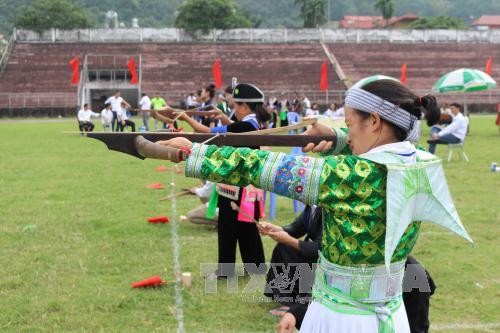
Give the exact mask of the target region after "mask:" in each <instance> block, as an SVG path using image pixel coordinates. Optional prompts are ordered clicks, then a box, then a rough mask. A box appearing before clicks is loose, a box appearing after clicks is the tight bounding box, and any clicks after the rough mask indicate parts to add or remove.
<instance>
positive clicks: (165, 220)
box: [148, 216, 170, 224]
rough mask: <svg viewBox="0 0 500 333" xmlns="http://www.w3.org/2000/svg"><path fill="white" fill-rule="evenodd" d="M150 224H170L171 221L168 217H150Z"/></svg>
mask: <svg viewBox="0 0 500 333" xmlns="http://www.w3.org/2000/svg"><path fill="white" fill-rule="evenodd" d="M148 222H149V223H153V224H156V223H168V222H170V220H169V219H168V217H166V216H152V217H148Z"/></svg>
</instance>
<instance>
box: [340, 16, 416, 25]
mask: <svg viewBox="0 0 500 333" xmlns="http://www.w3.org/2000/svg"><path fill="white" fill-rule="evenodd" d="M418 19H419V17H418V16H417V15H415V14H412V13H406V14H404V15H402V16H395V17H392V18H391V19H390V20H389V22H388V25H394V24H396V23H400V22H402V21H415V20H418ZM385 25H386V24H385V20H384V18H383V17H382V16H368V15H362V16H355V15H344V17H343V18H342V20H340V26H341V27H342V28H344V29H375V28H380V27H384V26H385Z"/></svg>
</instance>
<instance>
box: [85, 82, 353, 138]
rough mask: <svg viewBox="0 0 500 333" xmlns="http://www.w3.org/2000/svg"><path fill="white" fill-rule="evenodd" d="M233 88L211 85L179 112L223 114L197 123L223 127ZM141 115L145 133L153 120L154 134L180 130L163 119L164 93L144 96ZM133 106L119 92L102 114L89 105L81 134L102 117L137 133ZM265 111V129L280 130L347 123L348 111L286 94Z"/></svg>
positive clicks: (111, 126) (106, 125) (110, 127)
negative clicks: (307, 120)
mask: <svg viewBox="0 0 500 333" xmlns="http://www.w3.org/2000/svg"><path fill="white" fill-rule="evenodd" d="M232 92H233V91H232V87H227V88H226V89H225V90H224V91H221V92H217V91H216V88H215V85H213V84H209V85H207V86H205V87H203V88H202V89H200V90H198V91H197V92H196V93H190V94H188V95H187V96H186V98H185V99H182V101H179V103H178V104H179V109H181V110H192V109H196V110H207V111H209V110H219V111H220V112H221V116H219V117H217V116H215V117H214V116H210V117H208V116H207V117H202V116H197V117H195V118H194V119H195V120H196V121H197V122H200V123H201V124H202V125H204V126H208V127H215V126H217V125H221V124H222V123H221V121H220V120H221V117H222V116H226V117H228V118H229V119H231V118H233V119H234V112H233V110H232V109H231V108H230V107H229V106H228V104H229V102H228V99H230V98H231V95H232ZM137 104H138V105H137V111H138V112H139V116H140V118H141V120H142V126H141V127H140V129H141V131H149V130H150V129H152V128H151V126H150V120H151V118H153V121H154V127H153V128H154V130H158V129H168V128H170V129H177V128H178V126H177V123H176V122H170V121H169V120H168V119H166V118H164V117H163V118H162V117H161V115H159V114H158V113H157V112H158V111H162V110H169V109H172V107H171V106H170V105H169V104H167V102H166V101H165V99H164V98H163V97H162V96H161V94H160V93H154V94H153V95H152V97H150V96H149V95H148V94H147V93H142V94H141V98H140V100H139V102H138V103H137ZM131 108H132V106H131V105H130V104H129V102H127V101H126V100H125V99H123V97H121V94H120V91H119V90H116V91H115V93H114V95H112V96H110V97H109V98H107V99H106V101H105V103H104V108H103V109H102V110H101V112H100V113H96V112H94V111H92V110H90V108H89V105H88V104H85V105H84V106H83V108H82V109H81V110H79V111H78V115H77V117H78V123H79V129H80V131H81V132H84V131H86V132H91V131H93V130H94V128H95V125H94V123H93V122H92V120H91V118H92V117H101V125H102V130H104V131H110V132H112V131H116V132H119V131H120V132H123V130H124V129H125V128H126V127H130V129H131V131H135V130H136V127H137V126H136V123H135V122H134V121H133V120H132V119H131V118H132V114H131ZM264 110H265V111H266V112H267V113H269V117H270V119H269V120H267V121H266V123H265V124H264V126H265V127H269V128H276V127H284V126H288V125H294V124H297V123H299V121H300V119H301V118H302V117H304V116H307V117H311V116H320V115H322V116H324V117H326V118H329V119H333V120H336V119H343V118H344V108H343V106H342V104H340V107H337V104H336V103H331V104H329V105H328V107H326V108H325V109H324V110H323V111H320V105H319V104H318V103H314V102H313V103H311V101H310V100H309V98H307V97H306V95H305V94H303V93H301V94H299V93H294V94H293V98H288V97H287V94H285V93H282V94H281V95H280V96H279V98H277V97H274V96H272V97H270V98H268V99H267V100H266V101H265V103H264Z"/></svg>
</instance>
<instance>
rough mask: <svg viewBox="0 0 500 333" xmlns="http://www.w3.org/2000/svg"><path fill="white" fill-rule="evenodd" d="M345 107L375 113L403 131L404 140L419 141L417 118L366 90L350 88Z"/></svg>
mask: <svg viewBox="0 0 500 333" xmlns="http://www.w3.org/2000/svg"><path fill="white" fill-rule="evenodd" d="M345 106H348V107H351V108H353V109H356V110H359V111H363V112H368V113H376V114H378V115H379V116H380V117H381V118H382V119H385V120H387V121H388V122H390V123H392V124H394V125H396V126H398V127H399V128H402V129H404V130H405V131H406V132H407V133H408V134H407V136H406V140H408V141H412V142H416V141H418V139H419V134H418V126H417V125H416V124H417V120H418V119H417V117H415V116H414V115H412V114H411V113H409V112H408V111H406V110H404V109H402V108H400V107H399V106H398V105H395V104H392V103H391V102H389V101H386V100H385V99H382V98H380V97H378V96H377V95H374V94H372V93H370V92H368V91H366V90H363V89H360V88H352V89H349V90H348V91H347V95H346V97H345Z"/></svg>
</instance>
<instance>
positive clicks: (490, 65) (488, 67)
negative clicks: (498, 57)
mask: <svg viewBox="0 0 500 333" xmlns="http://www.w3.org/2000/svg"><path fill="white" fill-rule="evenodd" d="M492 70H493V59H491V57H489V58H488V60H487V61H486V74H488V75H489V76H491V72H492Z"/></svg>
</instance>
